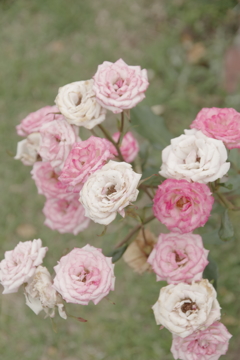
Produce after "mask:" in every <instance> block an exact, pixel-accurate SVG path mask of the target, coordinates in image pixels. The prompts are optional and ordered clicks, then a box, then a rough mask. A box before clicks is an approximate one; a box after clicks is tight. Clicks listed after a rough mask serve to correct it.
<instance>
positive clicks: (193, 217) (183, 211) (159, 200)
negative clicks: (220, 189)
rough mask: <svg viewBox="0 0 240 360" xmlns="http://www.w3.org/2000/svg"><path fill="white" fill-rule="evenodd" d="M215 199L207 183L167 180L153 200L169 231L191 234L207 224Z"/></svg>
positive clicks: (159, 217)
mask: <svg viewBox="0 0 240 360" xmlns="http://www.w3.org/2000/svg"><path fill="white" fill-rule="evenodd" d="M213 202H214V198H213V196H211V192H210V190H209V188H208V186H207V185H205V184H200V183H197V182H194V183H191V182H188V181H187V180H176V179H167V180H165V181H164V182H163V183H162V184H161V185H159V186H158V190H157V192H156V194H155V197H154V199H153V213H154V215H155V216H156V218H157V219H158V220H159V221H160V222H162V223H163V224H164V225H166V226H167V228H168V229H169V230H172V231H179V232H181V233H188V232H191V231H192V230H194V229H196V228H197V227H200V226H204V224H205V223H206V222H207V221H208V218H209V216H210V213H211V210H212V205H213Z"/></svg>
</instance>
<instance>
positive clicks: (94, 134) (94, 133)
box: [90, 129, 99, 137]
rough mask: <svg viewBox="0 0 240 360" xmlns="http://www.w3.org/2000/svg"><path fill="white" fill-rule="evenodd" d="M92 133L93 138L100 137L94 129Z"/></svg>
mask: <svg viewBox="0 0 240 360" xmlns="http://www.w3.org/2000/svg"><path fill="white" fill-rule="evenodd" d="M90 132H91V133H92V134H93V136H96V137H99V136H98V135H97V133H96V132H95V131H94V130H93V129H91V130H90Z"/></svg>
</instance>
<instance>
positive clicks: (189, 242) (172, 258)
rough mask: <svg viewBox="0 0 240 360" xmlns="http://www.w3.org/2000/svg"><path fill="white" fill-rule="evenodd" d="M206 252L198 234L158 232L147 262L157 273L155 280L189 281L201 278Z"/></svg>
mask: <svg viewBox="0 0 240 360" xmlns="http://www.w3.org/2000/svg"><path fill="white" fill-rule="evenodd" d="M208 253H209V251H208V250H206V249H204V247H203V242H202V238H201V236H200V235H194V234H191V233H189V234H178V233H170V234H160V235H159V238H158V242H157V244H156V245H155V247H154V249H153V250H152V252H151V254H150V256H149V258H148V263H149V264H150V265H152V268H153V271H154V272H155V273H156V274H157V281H161V280H166V281H167V282H168V284H178V283H180V282H187V283H191V282H192V281H199V280H201V279H202V273H203V270H204V269H205V267H206V266H207V264H208V261H207V256H208Z"/></svg>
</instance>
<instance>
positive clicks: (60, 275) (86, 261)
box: [53, 245, 115, 305]
mask: <svg viewBox="0 0 240 360" xmlns="http://www.w3.org/2000/svg"><path fill="white" fill-rule="evenodd" d="M113 269H114V264H112V258H110V257H106V256H104V255H103V254H102V250H101V249H97V248H95V247H94V246H90V245H85V246H84V247H83V248H75V249H73V250H72V251H71V252H70V253H69V254H67V255H65V256H63V257H62V258H61V259H60V261H59V262H58V265H56V266H55V267H54V270H55V272H56V276H55V278H54V285H53V286H54V288H55V289H56V290H57V291H58V292H59V293H60V294H61V295H62V297H63V299H64V300H66V301H67V302H70V303H74V304H81V305H88V303H89V301H93V303H94V304H95V305H96V304H98V303H99V301H100V300H102V299H103V298H104V297H105V296H107V294H108V293H109V292H110V291H111V290H112V291H113V290H114V283H115V276H114V272H113Z"/></svg>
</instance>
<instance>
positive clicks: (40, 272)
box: [25, 266, 67, 319]
mask: <svg viewBox="0 0 240 360" xmlns="http://www.w3.org/2000/svg"><path fill="white" fill-rule="evenodd" d="M25 297H26V304H27V305H28V306H29V307H30V309H32V311H34V312H35V314H36V315H38V314H39V313H40V311H42V310H44V311H45V312H46V314H47V315H48V316H50V317H54V315H55V308H56V306H57V307H58V311H59V315H60V316H61V317H62V318H63V319H66V318H67V315H66V313H65V311H64V306H63V301H62V298H61V296H60V294H58V293H57V291H56V290H55V289H54V288H53V287H52V278H51V275H50V274H49V271H48V269H47V268H46V267H43V266H38V268H37V270H36V273H35V275H34V277H33V278H32V279H31V280H30V281H29V283H28V285H27V286H26V287H25Z"/></svg>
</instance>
